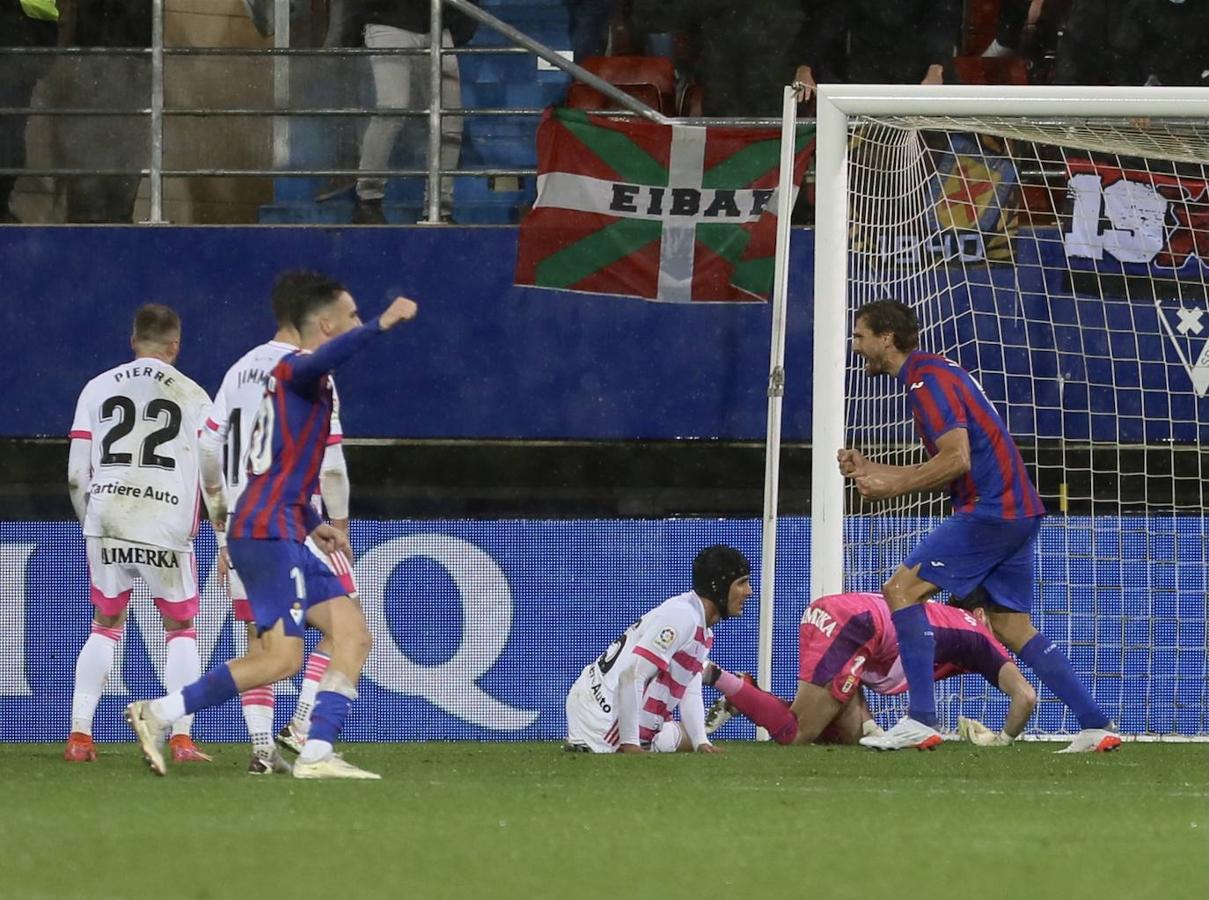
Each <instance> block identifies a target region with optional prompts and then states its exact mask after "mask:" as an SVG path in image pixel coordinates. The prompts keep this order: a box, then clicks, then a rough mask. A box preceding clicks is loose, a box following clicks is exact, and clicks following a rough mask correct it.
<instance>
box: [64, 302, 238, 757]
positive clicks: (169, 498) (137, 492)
mask: <svg viewBox="0 0 1209 900" xmlns="http://www.w3.org/2000/svg"><path fill="white" fill-rule="evenodd" d="M130 346H131V348H132V349H133V350H134V357H135V358H134V360H133V361H131V362H128V363H123V364H122V365H120V366H115V367H114V368H112V369H109V370H108V371H106V372H102V373H101V374H100V375H98V376H96V377H95V378H93V379H92V380H91V381H89V382H88V384H86V385H85V386H84V389H83V391H81V393H80V399H79V401H78V403H77V404H76V413H75V418H74V419H73V420H72V426H71V449H70V450H69V451H68V463H67V483H68V490H69V491H70V493H71V502H72V506H73V507H74V508H75V511H76V516H77V518H79V520H80V525H81V526H82V527H83V530H84V542H85V545H86V547H87V551H88V577H89V581H90V584H91V589H90V591H89V599H91V601H92V605H93V606H94V607H95V610H94V612H93V618H92V633H91V634H90V635H89V637H88V640H87V641H86V642H85V643H84V646H83V648H81V650H80V655H79V657H78V658H77V660H76V670H75V690H74V692H73V694H72V699H71V734H70V735H69V736H68V738H67V747H66V749H65V750H64V751H63V758H64V759H66V760H67V761H68V762H91V761H92V760H94V759H96V748H95V747H94V746H93V743H92V720H93V717H94V715H95V714H96V708H97V703H98V701H99V700H100V699H101V691H103V690H104V688H105V681H106V679H107V678H108V677H109V670H110V669H112V668H113V657H114V650H115V648H116V647H117V643H118V641H119V640H120V639H121V636H122V629H123V628H124V627H125V625H126V607H127V604H129V603H130V592H131V589H132V588H133V587H134V582H135V579H136V578H137V579H140V580H141V581H143V582H144V583H145V584H146V585H147V587H148V588H149V589H150V591H151V596H152V598H153V600H154V602H155V606H156V609H158V610H159V613H160V617H161V619H162V620H163V623H164V637H165V639H166V643H167V660H166V661H165V663H164V685H165V687H167V688H168V689H169V690H175V689H177V688H180V687H182V686H184V685H186V684H188V683H189V682H190V681H193V680H194V679H196V678H197V676H198V675H199V674H200V673H201V659H200V657H199V656H198V652H197V630H196V629H195V628H194V627H193V618H194V616H196V615H197V610H198V593H197V564H196V561H195V558H194V554H193V538H194V535H195V534H196V533H197V492H198V480H199V473H198V448H197V432H198V429H199V428H200V427H201V423H202V421H203V419H204V416H205V411H206V408H207V407H208V406H209V405H210V398H209V396H208V395H207V394H206V392H205V391H204V390H202V389H201V388H200V387H199V386H198V385H197V384H195V383H194V382H193V381H191V380H190V379H189V378H187V377H185V376H184V375H182V374H181V372H180V371H179V370H178V369H176V368H174V367H173V363H175V362H176V358H177V355H178V354H179V353H180V346H181V323H180V318H179V317H178V316H177V314H176V313H175V312H174V311H172V310H171V309H169V308H168V307H166V306H161V305H159V304H154V303H151V304H147V305H146V306H143V307H142V308H141V309H139V311H138V312H137V313H136V314H135V317H134V332H133V334H132V336H131V338H130ZM205 501H206V505H207V507H208V508H209V511H210V515H212V516H215V515H217V516H220V517H224V518H225V516H226V506H225V505H224V502H223V497H222V491H221V490H220V489H215V490H209V491H207V492H206V494H205ZM192 722H193V717H192V716H182V717H181V718H179V719H177V720H176V722H175V723H174V725H173V728H172V739H171V749H172V759H173V761H174V762H207V761H209V759H210V757H208V756H206V755H205V754H204V753H202V752H201V751H200V750H198V749H197V747H196V746H195V745H194V743H193V739H192V738H191V737H190V736H189V728H190V725H191V724H192Z"/></svg>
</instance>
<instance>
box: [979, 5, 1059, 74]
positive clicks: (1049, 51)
mask: <svg viewBox="0 0 1209 900" xmlns="http://www.w3.org/2000/svg"><path fill="white" fill-rule="evenodd" d="M1070 3H1071V0H1003V5H1002V6H1001V7H1000V9H999V26H998V28H997V29H996V32H995V39H994V40H993V41H991V43H990V45H989V46H988V47H987V48H986V49H985V50H984V51H982V55H983V56H985V57H990V58H1000V57H1006V56H1019V57H1022V58H1023V59H1025V60H1027V62H1028V66H1029V70H1030V72H1031V75H1030V77H1031V80H1032V82H1033V84H1051V83H1052V82H1053V80H1054V57H1055V53H1056V51H1055V48H1056V46H1057V43H1058V32H1059V30H1060V29H1061V28H1062V27H1063V25H1064V24H1065V22H1066V17H1067V14H1068V13H1069V11H1070V9H1069V8H1070Z"/></svg>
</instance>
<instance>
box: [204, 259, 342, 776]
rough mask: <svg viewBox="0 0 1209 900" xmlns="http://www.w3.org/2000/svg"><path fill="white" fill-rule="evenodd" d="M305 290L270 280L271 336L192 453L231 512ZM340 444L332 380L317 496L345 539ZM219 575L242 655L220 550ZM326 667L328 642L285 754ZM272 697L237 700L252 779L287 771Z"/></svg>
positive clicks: (248, 611) (299, 278)
mask: <svg viewBox="0 0 1209 900" xmlns="http://www.w3.org/2000/svg"><path fill="white" fill-rule="evenodd" d="M308 284H309V276H308V275H307V274H306V273H298V272H286V273H284V274H283V275H282V276H281V277H280V278H278V279H277V281H276V283H274V285H273V295H272V306H273V318H274V320H275V321H276V323H277V333H276V334H275V335H273V339H272V340H271V341H267V342H265V343H263V344H261V345H260V346H258V347H253V348H252V349H251V350H249V351H248V352H247V353H245V354H244V355H243V356H242V357H240V359H239V360H238V361H237V362H236V363H235V364H234V365H233V366H231V368H230V369H229V370H228V371H227V374H226V375H225V376H224V377H223V381H222V386H221V387H220V388H219V389H218V393H217V394H216V395H215V397H214V405H213V406H211V407H210V412H209V415H207V417H206V427H205V430H204V431H203V432H202V436H201V441H200V443H199V447H200V450H201V453H202V456H203V457H205V458H206V463H207V465H209V466H211V467H221V468H222V469H223V471H224V476H225V480H226V495H227V506H228V508H234V507H235V505H236V503H237V502H238V501H239V498H240V496H242V494H243V491H244V488H245V487H247V484H248V471H247V470H248V457H249V456H250V454H251V450H252V425H253V423H254V422H255V420H256V414H257V413H258V412H259V411H260V404H261V401H262V400H263V399H264V394H265V387H266V386H267V384H268V381H269V373H270V372H272V371H273V369H274V368H275V367H276V366H277V363H279V362H281V360H282V359H283V358H284V357H285V356H287V355H288V354H291V353H297V352H298V347H299V341H300V338H299V336H298V329H297V328H296V327H295V326H294V322H293V319H294V317H295V309H296V307H297V306H298V303H299V298H300V294H305V292H306V290H307V286H308ZM343 437H344V431H343V429H342V428H341V426H340V397H339V394H337V392H336V385H335V382H334V381H333V382H332V424H331V433H330V434H329V435H328V439H327V446H326V447H325V448H324V452H323V461H322V463H320V466H319V490H320V495H321V499H322V504H323V506H324V507H326V509H327V513H328V515H329V517H330V521H331V524H332V526H333V527H335V528H337V529H338V530H340V531H343V532H344V535H345V537H348V501H349V483H348V467H347V466H346V464H345V461H344V451H343V449H342V446H343V445H342V441H343ZM224 463H225V464H224ZM216 533H217V534H218V536H219V542H220V544H225V535H224V534H223V532H216ZM307 547H308V548H309V549H310V550H311V551H312V552H313V553H315V554H316V555H317V556H318V558H319V560H320V561H321V562H322V563H323V564H324V565H326V566H328V567H329V568H331V569H332V571H333V573H334V574H335V575H336V577H338V578H339V579H340V580H341V582H342V584H343V586H344V590H345V592H346V593H347V594H348V595H349V596H352V597H355V596H356V595H357V586H356V583H355V582H354V580H353V573H352V562H351V561H350V560H349V559H348V558H347V557H345V556H344V555H343V554H341V553H340V552H339V551H337V552H336V553H335V555H333V556H331V557H329V556H328V555H327V554H326V553H324V552H323V551H321V550H319V548H318V547H316V546H315V543H314V541H311V540H309V539H308V541H307ZM218 571H219V577H220V578H221V579H223V580H224V581H225V583H226V586H227V593H228V595H229V596H230V598H231V610H232V614H233V615H234V617H235V621H237V622H244V623H246V628H247V648H248V652H250V653H254V652H256V651H257V650H259V649H260V639H259V637H257V634H256V623H255V622H254V621H253V618H252V607H251V605H250V604H249V603H248V592H247V588H245V587H244V583H243V579H241V578H240V577H239V573H238V572H237V571H236V570H235V569H232V568H231V567H230V559H229V557H228V554H227V549H226V547H225V546H222V547H220V549H219V552H218ZM330 661H331V642H330V641H328V640H327V639H326V638H324V639H323V640H321V641H320V642H319V645H318V646H317V647H316V648H315V649H314V651H313V652H312V653H311V655H310V656H309V657H308V658H307V661H306V674H305V675H304V676H303V680H302V688H301V690H300V691H299V692H298V702H297V704H296V706H295V707H294V715H293V717H292V718H291V720H290V722H289V723H288V724H287V725H286V726H285V727H284V728H282V730H281V734H279V735H278V736H277V742H278V743H279V744H280V745H281V746H282V747H284V748H286V749H287V750H291V751H293V752H294V753H299V752H301V750H302V745H303V744H304V743H305V742H306V736H307V733H308V732H309V730H310V722H311V710H312V708H313V707H314V704H315V695H316V693H317V692H318V689H319V682H320V681H321V680H322V678H323V674H324V672H326V671H327V667H328V663H329V662H330ZM273 692H274V688H273V686H272V685H265V686H263V687H256V688H252V689H251V690H247V691H244V692H242V693H241V694H240V696H239V701H240V708H241V710H242V711H243V717H244V723H245V724H246V725H247V728H248V737H249V738H251V741H252V758H251V760H250V761H249V762H248V773H249V774H251V775H271V774H273V773H274V772H276V773H281V774H288V773H289V771H290V765H289V763H287V762H286V761H285V760H284V759H283V758H282V756H281V754H280V753H279V752H278V751H277V748H276V747H275V746H274V744H273V705H274V697H273Z"/></svg>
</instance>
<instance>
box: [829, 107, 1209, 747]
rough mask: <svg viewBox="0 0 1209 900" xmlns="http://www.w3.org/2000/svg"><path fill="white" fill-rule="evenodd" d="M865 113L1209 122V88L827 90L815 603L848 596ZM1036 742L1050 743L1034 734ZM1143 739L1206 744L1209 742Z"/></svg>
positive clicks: (1169, 737) (1158, 737)
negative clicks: (853, 139)
mask: <svg viewBox="0 0 1209 900" xmlns="http://www.w3.org/2000/svg"><path fill="white" fill-rule="evenodd" d="M858 116H866V117H871V118H878V117H883V118H891V117H894V118H898V117H906V116H921V117H924V116H929V117H938V118H939V117H955V118H958V117H971V118H983V119H985V118H1003V117H1009V116H1010V117H1021V118H1029V119H1033V120H1037V119H1042V120H1044V119H1048V118H1053V119H1070V118H1100V117H1104V118H1112V119H1165V120H1179V119H1201V120H1206V119H1209V89H1205V88H1191V87H1181V88H1169V87H1095V86H1061V87H1019V86H998V85H991V86H984V85H927V86H925V85H820V86H819V87H818V90H817V134H816V145H815V148H816V149H815V175H816V179H815V183H816V186H815V261H814V323H813V336H814V357H813V370H814V371H813V377H814V385H813V391H812V397H811V402H812V418H813V432H812V436H811V451H812V452H811V457H812V462H811V485H812V487H811V540H810V596H811V597H819V596H822V595H824V594H832V593H838V592H841V591H842V590H843V589H844V504H845V485H844V483H843V478H842V477H841V476H840V473H839V470H838V467H837V465H836V453H837V451H839V450H840V449H841V448H842V447H843V445H844V436H845V406H846V399H845V393H846V380H845V379H846V372H845V369H846V364H847V362H848V358H849V353H850V350H849V333H848V332H849V327H850V322H849V316H850V311H849V309H848V278H849V251H848V243H849V233H848V232H849V221H850V220H849V213H848V202H849V194H848V189H849V174H848V173H849V163H850V157H849V152H850V148H849V120H850V119H851V118H854V117H858ZM1204 163H1206V164H1209V159H1205V160H1204ZM1031 737H1032V738H1033V739H1046V738H1048V736H1045V735H1033V736H1031ZM1138 739H1144V740H1145V739H1150V740H1155V739H1157V740H1176V741H1179V740H1192V741H1203V740H1206V739H1209V738H1207V737H1206V736H1204V735H1201V736H1195V737H1181V736H1168V735H1161V736H1156V735H1145V736H1138Z"/></svg>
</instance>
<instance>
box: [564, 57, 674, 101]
mask: <svg viewBox="0 0 1209 900" xmlns="http://www.w3.org/2000/svg"><path fill="white" fill-rule="evenodd" d="M583 67H584V68H585V69H587V70H588V71H589V72H591V73H592V74H593V75H596V76H598V77H600V78H603V79H604V80H605V81H607V82H609V83H610V84H615V85H617V87H619V88H621V89H622V90H623V91H625V92H626V93H628V94H630V95H631V96H638V95H637V94H636V93H635V92H634V91H633V90H632V88H635V87H638V86H646V87H647V88H654V90H655V93H656V94H657V95H658V97H659V103H658V105H656V104H650V103H648V105H650V106H651V107H652V108H654V109H657V110H659V112H661V113H663V114H665V115H674V110H675V108H676V70H675V67H674V66H673V65H672V61H671V60H670V59H668V58H667V57H666V56H592V57H589V58H588V59H585V60H584V61H583ZM644 93H648V94H649V91H645V92H644ZM644 102H646V101H644Z"/></svg>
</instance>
